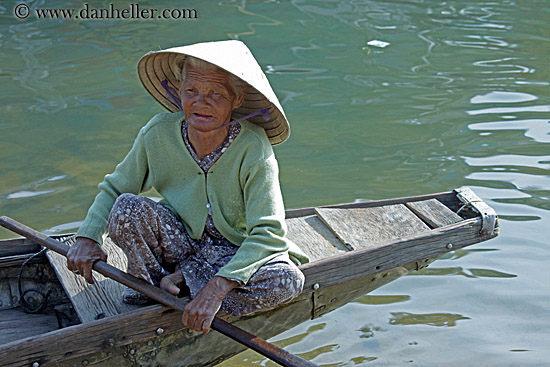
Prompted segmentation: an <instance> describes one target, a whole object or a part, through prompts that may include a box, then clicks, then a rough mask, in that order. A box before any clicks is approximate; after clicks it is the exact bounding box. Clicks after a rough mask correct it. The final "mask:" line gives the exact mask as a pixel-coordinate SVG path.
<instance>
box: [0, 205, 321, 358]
mask: <svg viewBox="0 0 550 367" xmlns="http://www.w3.org/2000/svg"><path fill="white" fill-rule="evenodd" d="M0 225H2V226H3V227H5V228H7V229H9V230H11V231H13V232H15V233H18V234H20V235H22V236H23V237H26V238H28V239H31V240H33V241H35V242H36V243H38V244H40V245H42V246H44V247H47V248H48V249H50V250H52V251H55V252H57V253H59V254H61V255H63V256H67V252H68V251H69V246H67V245H66V244H64V243H62V242H60V241H57V240H55V239H53V238H51V237H48V236H46V235H45V234H43V233H40V232H38V231H36V230H34V229H32V228H30V227H27V226H26V225H24V224H21V223H19V222H17V221H16V220H14V219H11V218H9V217H6V216H2V217H0ZM93 269H94V270H95V271H97V272H98V273H101V274H103V275H105V276H106V277H109V278H111V279H113V280H116V281H117V282H119V283H122V284H124V285H126V286H128V287H130V288H132V289H135V290H136V291H139V292H141V293H143V294H145V295H147V296H149V297H151V298H152V299H154V300H156V301H158V302H160V303H162V304H164V305H167V306H170V307H172V308H174V309H176V310H179V311H183V310H184V308H185V306H184V305H183V303H182V302H181V300H180V299H179V298H177V297H176V296H174V295H171V294H170V293H168V292H165V291H163V290H162V289H160V288H157V287H155V286H154V285H152V284H149V283H147V282H146V281H144V280H142V279H138V278H136V277H134V276H132V275H130V274H128V273H126V272H124V271H122V270H119V269H117V268H115V267H113V266H111V265H109V264H107V263H106V262H104V261H97V262H95V263H94V266H93ZM212 329H214V330H216V331H218V332H220V333H222V334H224V335H226V336H228V337H230V338H231V339H233V340H235V341H237V342H239V343H241V344H243V345H245V346H247V347H249V348H250V349H252V350H254V351H256V352H258V353H260V354H262V355H263V356H265V357H267V358H269V359H271V360H273V361H274V362H277V363H279V364H281V365H283V366H285V367H286V366H288V367H314V366H317V365H316V364H314V363H313V362H310V361H308V360H305V359H303V358H300V357H298V356H296V355H294V354H292V353H289V352H287V351H286V350H284V349H282V348H279V347H277V346H276V345H273V344H271V343H269V342H267V341H265V340H263V339H261V338H258V337H256V336H254V335H252V334H250V333H248V332H246V331H244V330H242V329H240V328H238V327H237V326H235V325H232V324H230V323H228V322H225V321H223V320H221V319H219V318H217V317H216V318H214V321H213V322H212Z"/></svg>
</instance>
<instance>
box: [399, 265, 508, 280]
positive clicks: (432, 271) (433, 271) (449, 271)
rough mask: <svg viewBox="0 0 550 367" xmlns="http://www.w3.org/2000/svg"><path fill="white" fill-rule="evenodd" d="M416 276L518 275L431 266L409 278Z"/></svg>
mask: <svg viewBox="0 0 550 367" xmlns="http://www.w3.org/2000/svg"><path fill="white" fill-rule="evenodd" d="M416 275H437V276H442V275H444V276H449V275H462V276H465V277H467V278H479V277H486V278H515V277H517V275H515V274H508V273H504V272H501V271H497V270H492V269H463V268H461V267H460V266H457V267H452V268H438V267H436V266H433V265H432V266H430V267H429V268H426V269H422V270H420V271H415V272H413V273H410V274H408V276H416Z"/></svg>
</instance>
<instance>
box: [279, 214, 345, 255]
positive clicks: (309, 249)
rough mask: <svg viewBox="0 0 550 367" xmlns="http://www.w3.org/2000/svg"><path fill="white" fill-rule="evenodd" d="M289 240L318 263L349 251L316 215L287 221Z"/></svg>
mask: <svg viewBox="0 0 550 367" xmlns="http://www.w3.org/2000/svg"><path fill="white" fill-rule="evenodd" d="M286 223H287V226H288V234H287V236H288V238H289V239H290V240H291V241H293V242H294V243H296V244H298V245H299V246H300V248H301V249H302V250H303V251H304V252H305V253H306V255H308V256H309V258H310V260H311V261H316V260H319V259H323V258H326V257H330V256H333V255H337V254H340V253H344V252H347V251H349V250H348V249H347V248H346V247H345V246H344V245H343V244H342V242H341V241H340V240H339V239H338V238H336V236H335V235H334V234H333V233H332V232H331V231H330V230H329V229H328V228H327V226H326V225H325V224H324V223H323V222H321V220H319V218H318V217H317V216H316V215H310V216H306V217H298V218H292V219H287V220H286Z"/></svg>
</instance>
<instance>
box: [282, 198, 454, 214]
mask: <svg viewBox="0 0 550 367" xmlns="http://www.w3.org/2000/svg"><path fill="white" fill-rule="evenodd" d="M428 199H437V200H439V201H440V202H441V203H443V204H444V205H446V206H448V207H449V208H450V209H451V210H453V209H458V208H459V207H460V206H459V205H458V203H459V201H458V200H457V199H456V193H455V192H453V191H451V192H440V193H437V194H429V195H418V196H409V197H402V198H395V199H384V200H373V201H360V202H354V203H345V204H335V205H324V206H320V207H309V208H300V209H287V210H286V218H287V219H290V218H296V217H302V216H306V215H314V214H315V209H317V208H328V209H351V208H373V207H377V206H385V205H395V204H405V203H409V202H413V201H422V200H428Z"/></svg>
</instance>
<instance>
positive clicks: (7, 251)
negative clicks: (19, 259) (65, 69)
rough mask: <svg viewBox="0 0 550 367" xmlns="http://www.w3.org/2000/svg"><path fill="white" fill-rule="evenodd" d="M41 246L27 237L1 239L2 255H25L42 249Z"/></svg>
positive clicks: (0, 249)
mask: <svg viewBox="0 0 550 367" xmlns="http://www.w3.org/2000/svg"><path fill="white" fill-rule="evenodd" d="M40 249H41V246H40V245H39V244H37V243H36V242H33V241H31V240H29V239H26V238H14V239H11V240H2V241H0V257H6V256H15V255H23V254H29V253H34V252H38V251H40Z"/></svg>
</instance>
